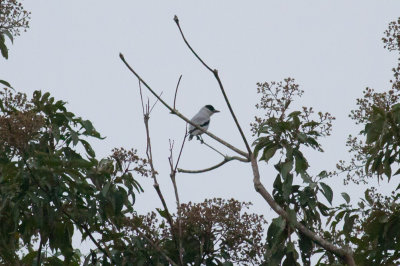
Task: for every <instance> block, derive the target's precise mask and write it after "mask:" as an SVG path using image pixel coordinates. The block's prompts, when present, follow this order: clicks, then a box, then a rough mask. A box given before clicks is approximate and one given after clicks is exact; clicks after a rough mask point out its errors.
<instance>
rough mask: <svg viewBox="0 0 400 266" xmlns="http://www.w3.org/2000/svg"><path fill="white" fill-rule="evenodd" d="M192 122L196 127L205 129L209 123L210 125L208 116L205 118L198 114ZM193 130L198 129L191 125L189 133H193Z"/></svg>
mask: <svg viewBox="0 0 400 266" xmlns="http://www.w3.org/2000/svg"><path fill="white" fill-rule="evenodd" d="M190 121H192V122H193V123H194V124H196V125H199V126H201V127H204V126H206V125H207V124H208V123H210V118H209V117H206V116H203V115H200V114H197V115H195V116H194V117H193V118H192V120H190ZM193 129H196V128H195V127H194V126H192V125H189V132H190V131H193Z"/></svg>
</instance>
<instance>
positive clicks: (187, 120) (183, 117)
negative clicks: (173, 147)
mask: <svg viewBox="0 0 400 266" xmlns="http://www.w3.org/2000/svg"><path fill="white" fill-rule="evenodd" d="M119 57H120V58H121V60H122V62H124V64H125V65H126V67H127V68H128V69H129V70H130V71H131V72H132V73H133V74H134V75H135V76H136V77H137V78H138V79H139V81H140V82H142V84H143V85H144V86H145V87H146V88H147V89H148V90H149V91H150V92H151V93H152V94H153V95H154V97H156V98H157V99H158V100H159V101H160V102H161V103H162V104H163V105H164V106H165V107H166V108H167V109H168V110H170V111H171V113H172V114H174V115H176V116H178V117H179V118H181V119H182V120H184V121H185V122H186V123H189V124H190V125H192V126H194V127H195V128H196V129H198V130H200V131H201V132H203V133H204V134H206V135H208V136H210V137H211V138H213V139H215V140H216V141H218V142H219V143H221V144H222V145H224V146H226V147H227V148H229V149H231V150H232V151H234V152H236V153H238V154H240V155H242V156H244V157H246V158H250V157H249V154H248V153H246V152H244V151H242V150H240V149H238V148H236V147H234V146H233V145H231V144H229V143H228V142H226V141H224V140H223V139H221V138H219V137H217V136H215V135H214V134H212V133H211V132H208V131H206V130H204V129H203V128H201V127H200V126H199V125H196V124H195V123H193V122H192V121H190V120H189V119H188V118H187V117H186V116H184V115H182V114H181V113H180V112H179V111H178V110H176V109H173V108H172V107H171V106H169V105H168V104H167V103H166V102H165V101H164V100H163V99H162V98H161V97H160V96H159V95H157V94H156V93H155V92H154V91H153V89H152V88H151V87H150V86H149V85H148V84H147V83H146V82H145V81H144V80H143V79H142V78H141V77H140V76H139V75H138V74H137V73H136V71H135V70H133V68H132V67H131V66H130V65H129V64H128V63H127V62H126V60H125V58H124V56H123V54H121V53H120V54H119Z"/></svg>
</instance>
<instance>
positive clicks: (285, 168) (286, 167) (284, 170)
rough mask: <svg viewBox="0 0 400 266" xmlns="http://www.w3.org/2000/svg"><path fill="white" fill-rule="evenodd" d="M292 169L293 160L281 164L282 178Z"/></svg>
mask: <svg viewBox="0 0 400 266" xmlns="http://www.w3.org/2000/svg"><path fill="white" fill-rule="evenodd" d="M292 169H293V161H291V160H290V161H286V162H284V163H283V164H282V167H281V175H282V177H283V180H285V179H286V176H287V174H288V173H290V171H292Z"/></svg>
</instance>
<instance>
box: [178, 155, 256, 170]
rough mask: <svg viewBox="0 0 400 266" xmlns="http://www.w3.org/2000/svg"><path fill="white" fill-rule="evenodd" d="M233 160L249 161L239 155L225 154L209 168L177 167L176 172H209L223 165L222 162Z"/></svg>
mask: <svg viewBox="0 0 400 266" xmlns="http://www.w3.org/2000/svg"><path fill="white" fill-rule="evenodd" d="M233 160H237V161H241V162H245V163H248V162H249V161H248V160H247V159H245V158H241V157H237V156H232V157H229V156H225V158H224V160H223V161H222V162H220V163H219V164H216V165H214V166H211V167H209V168H205V169H201V170H185V169H181V168H178V172H179V173H187V174H200V173H205V172H209V171H212V170H214V169H217V168H218V167H221V166H223V165H224V164H226V163H227V162H230V161H233Z"/></svg>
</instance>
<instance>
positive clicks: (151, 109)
mask: <svg viewBox="0 0 400 266" xmlns="http://www.w3.org/2000/svg"><path fill="white" fill-rule="evenodd" d="M162 94H163V92H161V93H160V95H158V97H161V95H162ZM157 102H158V98H157V100H156V102H155V103H154V104H153V106H152V107H151V108H150V111H149V115H150V114H151V111H153V108H154V106H156V104H157Z"/></svg>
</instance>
